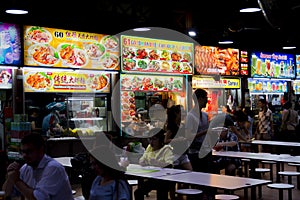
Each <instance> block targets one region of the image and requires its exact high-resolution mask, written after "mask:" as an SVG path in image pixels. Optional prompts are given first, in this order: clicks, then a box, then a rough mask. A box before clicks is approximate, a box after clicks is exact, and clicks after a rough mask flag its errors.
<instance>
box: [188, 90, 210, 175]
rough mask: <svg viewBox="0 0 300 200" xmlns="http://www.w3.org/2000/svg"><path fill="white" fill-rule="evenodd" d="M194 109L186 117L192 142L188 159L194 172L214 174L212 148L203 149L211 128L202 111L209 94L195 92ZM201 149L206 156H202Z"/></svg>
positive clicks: (205, 114) (206, 116) (200, 91)
mask: <svg viewBox="0 0 300 200" xmlns="http://www.w3.org/2000/svg"><path fill="white" fill-rule="evenodd" d="M193 100H194V103H195V105H194V107H193V108H192V109H191V110H190V111H189V112H188V114H187V117H186V126H185V129H186V138H187V139H188V141H190V143H191V144H190V146H189V149H188V157H189V159H190V161H191V164H192V167H193V170H194V171H198V172H214V171H211V170H212V169H213V168H212V166H213V157H212V152H211V149H210V148H201V147H202V143H203V142H204V140H205V137H206V133H207V130H208V128H209V121H208V115H207V113H206V112H203V111H202V109H203V108H205V107H206V104H207V102H208V97H207V92H206V91H205V90H204V89H196V90H195V91H194V97H193ZM200 149H201V151H203V153H204V154H205V155H204V156H200V155H199V153H200Z"/></svg>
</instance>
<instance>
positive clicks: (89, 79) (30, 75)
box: [23, 70, 110, 93]
mask: <svg viewBox="0 0 300 200" xmlns="http://www.w3.org/2000/svg"><path fill="white" fill-rule="evenodd" d="M23 82H24V83H23V85H24V91H25V92H76V93H80V92H84V93H109V92H110V73H107V72H106V73H101V72H96V71H91V72H89V71H84V72H80V73H78V72H69V71H64V72H59V71H57V72H55V71H51V72H47V71H42V72H40V71H39V72H38V71H32V70H30V71H29V70H24V71H23Z"/></svg>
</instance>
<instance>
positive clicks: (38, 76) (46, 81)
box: [26, 72, 52, 90]
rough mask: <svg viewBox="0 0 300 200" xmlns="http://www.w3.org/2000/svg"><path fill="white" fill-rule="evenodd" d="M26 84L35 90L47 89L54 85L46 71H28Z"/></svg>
mask: <svg viewBox="0 0 300 200" xmlns="http://www.w3.org/2000/svg"><path fill="white" fill-rule="evenodd" d="M26 84H27V85H28V86H30V87H31V88H32V89H34V90H46V89H48V88H50V87H51V86H52V80H51V77H49V76H47V74H45V73H44V72H35V73H28V74H27V75H26Z"/></svg>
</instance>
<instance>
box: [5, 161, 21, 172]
mask: <svg viewBox="0 0 300 200" xmlns="http://www.w3.org/2000/svg"><path fill="white" fill-rule="evenodd" d="M20 167H21V166H20V164H19V163H17V162H16V161H15V162H13V163H11V164H9V165H8V167H7V172H10V171H19V169H20Z"/></svg>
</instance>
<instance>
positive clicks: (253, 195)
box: [251, 187, 256, 200]
mask: <svg viewBox="0 0 300 200" xmlns="http://www.w3.org/2000/svg"><path fill="white" fill-rule="evenodd" d="M251 200H256V187H251Z"/></svg>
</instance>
